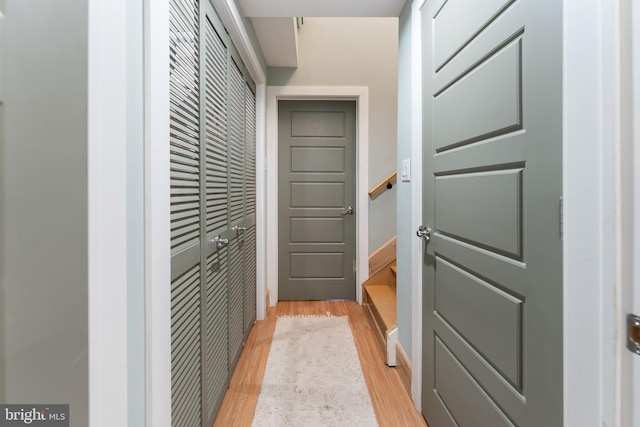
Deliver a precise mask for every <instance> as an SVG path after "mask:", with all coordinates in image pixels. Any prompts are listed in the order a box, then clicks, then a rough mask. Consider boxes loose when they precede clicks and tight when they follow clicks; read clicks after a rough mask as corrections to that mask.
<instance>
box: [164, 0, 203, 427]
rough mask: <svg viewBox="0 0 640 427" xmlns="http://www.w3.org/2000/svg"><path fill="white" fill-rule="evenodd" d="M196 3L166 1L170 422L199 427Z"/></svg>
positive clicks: (187, 426)
mask: <svg viewBox="0 0 640 427" xmlns="http://www.w3.org/2000/svg"><path fill="white" fill-rule="evenodd" d="M198 13H199V5H198V2H197V1H196V0H172V1H171V2H170V21H169V28H170V76H169V78H170V123H171V124H170V152H171V158H170V167H171V280H172V283H171V395H172V399H171V423H172V425H173V426H175V427H190V426H199V425H200V424H201V406H200V405H201V385H200V382H201V358H200V328H201V323H200V322H201V316H200V292H201V289H200V287H201V272H200V256H201V255H200V243H201V242H200V210H201V205H200V144H199V140H200V113H199V110H200V108H199V104H200V99H199V71H198V70H199V65H200V64H199V55H198V38H199V34H198V22H199V20H198Z"/></svg>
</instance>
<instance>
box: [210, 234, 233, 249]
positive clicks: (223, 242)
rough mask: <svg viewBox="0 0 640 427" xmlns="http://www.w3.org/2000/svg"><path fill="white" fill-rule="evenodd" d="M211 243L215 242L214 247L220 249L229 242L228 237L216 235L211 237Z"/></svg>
mask: <svg viewBox="0 0 640 427" xmlns="http://www.w3.org/2000/svg"><path fill="white" fill-rule="evenodd" d="M213 243H215V245H216V249H217V250H220V249H222V248H224V247H225V246H227V245H228V244H229V239H223V238H222V237H220V236H216V237H214V238H213Z"/></svg>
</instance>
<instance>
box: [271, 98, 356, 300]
mask: <svg viewBox="0 0 640 427" xmlns="http://www.w3.org/2000/svg"><path fill="white" fill-rule="evenodd" d="M278 111H279V113H278V118H279V120H278V129H279V136H278V144H279V147H278V152H279V154H278V178H279V184H278V198H279V204H278V212H279V213H278V215H279V218H278V235H279V242H278V260H279V261H278V275H279V287H278V297H279V299H280V300H329V299H347V300H353V299H355V295H356V288H355V269H354V265H355V255H356V252H355V237H356V232H355V230H356V227H355V226H356V221H355V214H356V212H355V211H354V209H355V202H356V191H355V188H356V187H355V176H356V174H355V172H356V171H355V169H356V168H355V153H356V147H355V144H356V121H355V112H356V105H355V102H353V101H280V102H279V107H278ZM350 208H351V209H350Z"/></svg>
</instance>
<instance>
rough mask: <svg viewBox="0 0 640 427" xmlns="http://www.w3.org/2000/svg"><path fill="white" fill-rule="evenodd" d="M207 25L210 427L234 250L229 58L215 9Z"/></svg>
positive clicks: (225, 367) (221, 371) (223, 353)
mask: <svg viewBox="0 0 640 427" xmlns="http://www.w3.org/2000/svg"><path fill="white" fill-rule="evenodd" d="M204 13H205V17H204V20H203V21H204V22H203V27H202V28H203V30H202V32H203V38H204V40H203V41H204V46H203V59H204V61H203V63H204V80H203V83H202V84H203V86H202V93H204V95H205V96H204V102H203V109H204V111H205V118H204V122H205V127H204V141H205V143H206V144H205V159H206V160H205V180H206V186H205V188H206V191H205V194H206V195H205V198H206V210H205V213H206V215H205V217H206V225H205V229H206V240H207V242H208V244H207V245H206V256H207V260H206V266H207V268H206V271H205V273H204V274H205V275H206V277H207V285H206V291H205V296H204V298H205V301H206V303H205V307H206V310H205V312H206V313H205V314H204V316H206V332H205V335H206V341H205V343H204V344H203V345H204V347H205V348H204V352H203V354H204V371H205V375H204V382H203V389H204V393H203V395H204V399H203V406H204V407H205V408H206V410H205V413H204V414H203V415H204V417H203V418H204V421H205V425H206V426H211V425H213V422H214V421H215V416H216V414H217V412H218V409H219V408H220V405H221V404H222V399H223V398H224V394H225V392H226V390H227V387H228V384H229V377H230V375H229V358H228V334H227V331H228V328H229V322H228V315H229V310H228V298H227V276H228V252H229V249H228V247H221V248H219V249H218V248H217V247H216V244H215V242H216V240H215V239H216V237H218V238H228V233H227V228H228V226H227V219H228V211H229V209H228V206H229V203H228V201H227V191H228V179H227V155H228V153H227V151H228V150H227V133H228V126H227V56H228V49H227V47H226V45H225V43H224V41H223V38H222V37H221V36H220V34H221V33H222V34H224V32H223V31H224V29H223V27H222V24H221V23H220V22H219V21H218V19H217V16H216V15H215V12H214V11H213V8H212V7H211V6H210V4H209V3H207V5H206V6H205V12H204Z"/></svg>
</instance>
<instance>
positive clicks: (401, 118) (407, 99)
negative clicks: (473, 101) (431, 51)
mask: <svg viewBox="0 0 640 427" xmlns="http://www.w3.org/2000/svg"><path fill="white" fill-rule="evenodd" d="M411 53H412V52H411V2H408V3H407V5H406V6H405V8H404V9H403V11H402V14H401V15H400V24H399V44H398V160H397V165H396V168H397V170H398V184H397V195H396V197H397V207H396V230H397V234H398V241H397V265H398V274H397V276H396V302H397V310H396V312H397V313H398V314H397V324H398V336H399V337H398V338H399V339H398V340H399V342H400V345H402V348H403V350H404V351H405V352H406V354H407V355H409V357H411V354H412V343H411V331H412V325H411V322H412V307H411V305H412V304H411V302H412V298H411V290H412V283H413V280H414V279H416V280H417V279H419V278H413V277H412V274H411V273H412V258H413V257H412V256H411V249H412V248H411V243H412V242H411V241H412V240H413V239H417V236H416V235H415V230H413V227H412V225H413V224H412V222H413V221H412V217H411V215H412V209H411V207H412V205H413V200H412V197H411V195H412V194H411V191H412V183H411V182H402V180H401V176H400V175H401V172H402V166H401V164H402V160H403V159H410V160H411V146H412V142H413V141H412V140H411V136H412V134H411V130H412V121H411V118H412V117H411V116H412V115H411V96H412V90H414V85H413V82H412V81H411V62H412V58H411ZM414 165H415V163H414ZM414 177H415V175H414ZM414 177H412V179H414ZM414 363H419V361H415V362H414Z"/></svg>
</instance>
